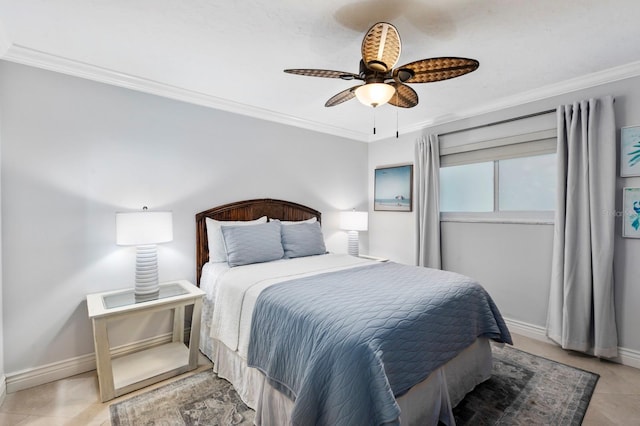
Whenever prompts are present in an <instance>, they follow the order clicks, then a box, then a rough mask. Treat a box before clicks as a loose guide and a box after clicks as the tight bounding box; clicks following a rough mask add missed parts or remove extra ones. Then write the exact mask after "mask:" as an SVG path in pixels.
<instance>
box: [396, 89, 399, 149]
mask: <svg viewBox="0 0 640 426" xmlns="http://www.w3.org/2000/svg"><path fill="white" fill-rule="evenodd" d="M396 105H400V104H399V103H398V89H396ZM399 110H400V108H396V139H398V135H399V132H398V127H399V125H398V115H399V113H398V111H399Z"/></svg>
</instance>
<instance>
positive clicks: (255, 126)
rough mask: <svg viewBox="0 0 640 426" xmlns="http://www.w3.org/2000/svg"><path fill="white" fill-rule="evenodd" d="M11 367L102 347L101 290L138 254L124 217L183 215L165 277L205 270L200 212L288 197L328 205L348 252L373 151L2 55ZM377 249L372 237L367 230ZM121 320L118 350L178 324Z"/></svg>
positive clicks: (337, 242)
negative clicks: (344, 219)
mask: <svg viewBox="0 0 640 426" xmlns="http://www.w3.org/2000/svg"><path fill="white" fill-rule="evenodd" d="M0 93H2V97H1V98H0V110H1V111H2V113H1V116H0V118H1V119H2V128H1V133H0V137H1V140H2V158H1V161H2V162H1V187H0V188H1V203H2V245H3V250H2V260H3V265H4V270H3V271H2V285H3V293H4V295H3V308H2V309H3V310H4V312H3V313H4V327H3V335H4V349H5V350H4V371H5V372H6V374H7V375H8V376H9V375H10V374H11V373H15V372H18V371H21V370H25V369H26V370H28V369H32V368H35V367H38V366H43V365H46V364H49V363H53V362H57V361H61V360H69V359H74V358H75V357H79V356H81V355H85V354H91V353H93V341H92V332H91V327H90V322H89V320H88V318H87V310H86V303H85V295H86V294H87V293H92V292H99V291H105V290H110V289H118V288H124V287H129V286H131V285H132V282H133V278H134V269H133V268H134V264H135V250H134V249H133V248H131V247H119V246H116V244H115V212H117V211H126V210H134V209H139V208H141V207H142V206H143V205H147V206H149V208H150V209H167V210H172V211H173V214H174V216H173V220H174V240H173V241H172V242H170V243H167V244H164V245H161V246H159V263H160V279H161V280H171V279H179V278H186V279H189V280H194V276H195V260H194V259H195V222H194V215H195V213H196V212H199V211H202V210H205V209H207V208H210V207H213V206H216V205H220V204H224V203H228V202H232V201H237V200H242V199H249V198H262V197H270V198H279V199H286V200H291V201H295V202H298V203H301V204H305V205H308V206H311V207H314V208H316V209H318V210H320V211H322V212H323V231H324V234H325V238H326V240H327V246H328V249H329V250H332V251H336V252H346V246H347V238H346V234H345V233H344V232H342V231H340V230H338V214H337V212H338V211H339V210H347V209H351V208H359V209H365V208H366V206H367V194H366V188H367V149H368V147H367V145H366V144H364V143H361V142H354V141H351V140H346V139H342V138H338V137H334V136H327V135H324V134H320V133H315V132H311V131H307V130H302V129H298V128H293V127H289V126H284V125H280V124H275V123H270V122H266V121H261V120H256V119H252V118H248V117H244V116H240V115H236V114H230V113H226V112H221V111H217V110H213V109H209V108H204V107H199V106H195V105H190V104H186V103H181V102H178V101H173V100H169V99H165V98H160V97H156V96H152V95H148V94H144V93H139V92H135V91H131V90H127V89H122V88H117V87H113V86H108V85H104V84H100V83H95V82H91V81H88V80H83V79H80V78H75V77H70V76H65V75H61V74H57V73H53V72H49V71H44V70H40V69H36V68H31V67H26V66H22V65H18V64H13V63H9V62H0ZM363 237H364V240H365V243H364V244H363V245H365V246H366V235H364V236H363ZM167 327H168V318H164V317H162V316H159V317H152V318H149V319H145V320H140V321H136V322H135V323H133V324H132V323H128V324H114V327H113V329H112V337H111V340H112V342H111V343H112V345H118V344H123V343H126V342H127V341H135V340H138V339H141V338H144V337H147V336H150V335H152V334H153V333H154V332H157V331H163V330H165V329H168V328H167Z"/></svg>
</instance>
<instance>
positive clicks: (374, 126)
mask: <svg viewBox="0 0 640 426" xmlns="http://www.w3.org/2000/svg"><path fill="white" fill-rule="evenodd" d="M373 134H374V135H375V134H376V107H373Z"/></svg>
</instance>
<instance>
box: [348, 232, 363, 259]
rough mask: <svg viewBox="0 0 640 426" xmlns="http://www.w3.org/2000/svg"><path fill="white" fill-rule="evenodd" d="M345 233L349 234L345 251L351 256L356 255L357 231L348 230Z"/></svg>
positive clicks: (358, 246) (358, 249)
mask: <svg viewBox="0 0 640 426" xmlns="http://www.w3.org/2000/svg"><path fill="white" fill-rule="evenodd" d="M347 234H348V236H349V245H348V249H347V252H348V253H349V254H350V255H351V256H358V254H359V252H360V241H359V239H358V231H349V232H348V233H347Z"/></svg>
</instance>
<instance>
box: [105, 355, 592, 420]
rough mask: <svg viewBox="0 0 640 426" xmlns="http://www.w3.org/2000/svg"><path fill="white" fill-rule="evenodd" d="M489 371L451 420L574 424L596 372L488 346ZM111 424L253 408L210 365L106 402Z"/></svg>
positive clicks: (235, 413)
mask: <svg viewBox="0 0 640 426" xmlns="http://www.w3.org/2000/svg"><path fill="white" fill-rule="evenodd" d="M493 354H494V355H493V356H494V363H493V375H492V377H491V379H489V380H487V381H486V382H484V383H482V384H481V385H479V386H477V387H476V389H474V390H473V391H472V392H471V393H469V394H468V395H467V396H466V397H465V399H464V400H462V402H460V404H458V406H457V407H456V408H455V409H454V410H453V412H454V416H455V418H456V423H457V425H459V426H461V425H474V426H475V425H499V424H504V425H514V424H523V425H541V424H545V425H580V423H581V422H582V419H583V418H584V415H585V413H586V410H587V407H588V406H589V401H590V399H591V395H592V394H593V390H594V388H595V385H596V382H597V381H598V377H599V376H598V375H597V374H594V373H590V372H588V371H584V370H580V369H577V368H574V367H570V366H568V365H564V364H560V363H557V362H554V361H551V360H548V359H545V358H541V357H538V356H535V355H531V354H528V353H526V352H522V351H520V350H517V349H514V348H512V347H509V346H505V347H502V348H500V347H494V348H493ZM110 413H111V424H112V425H113V426H133V425H135V426H140V425H154V426H159V425H167V426H175V425H186V426H196V425H207V426H215V425H220V426H222V425H252V424H253V419H254V411H253V410H251V409H250V408H249V407H247V406H246V405H245V404H244V403H243V402H242V400H241V399H240V398H239V397H238V394H237V393H236V392H235V391H234V390H233V387H232V386H231V385H230V384H229V382H227V381H226V380H223V379H220V378H218V377H217V375H216V374H215V373H213V372H212V371H211V370H209V371H204V372H201V373H198V374H195V375H193V376H190V377H187V378H184V379H181V380H178V381H176V382H173V383H170V384H168V385H166V386H163V387H161V388H158V389H155V390H152V391H149V392H146V393H144V394H141V395H138V396H135V397H133V398H130V399H127V400H124V401H122V402H118V403H115V404H112V405H111V406H110Z"/></svg>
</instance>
